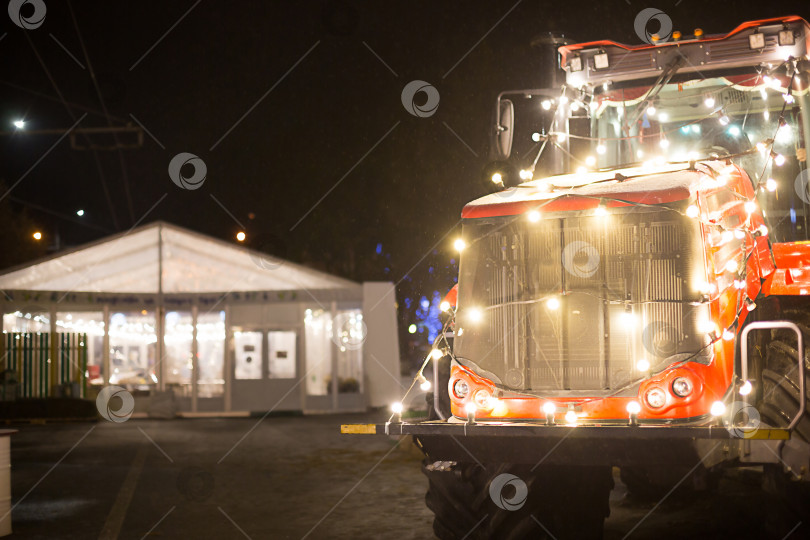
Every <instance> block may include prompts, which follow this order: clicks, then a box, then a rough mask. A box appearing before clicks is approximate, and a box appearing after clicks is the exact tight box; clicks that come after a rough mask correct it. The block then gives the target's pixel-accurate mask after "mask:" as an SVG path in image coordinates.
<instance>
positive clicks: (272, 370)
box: [267, 331, 296, 379]
mask: <svg viewBox="0 0 810 540" xmlns="http://www.w3.org/2000/svg"><path fill="white" fill-rule="evenodd" d="M295 342H296V333H295V332H293V331H273V332H267V352H268V358H269V363H268V369H267V378H269V379H294V378H295V359H296V354H295V353H296V350H295Z"/></svg>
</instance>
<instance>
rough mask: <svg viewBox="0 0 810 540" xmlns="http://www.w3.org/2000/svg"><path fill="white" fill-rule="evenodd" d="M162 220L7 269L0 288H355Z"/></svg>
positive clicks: (132, 290) (133, 290)
mask: <svg viewBox="0 0 810 540" xmlns="http://www.w3.org/2000/svg"><path fill="white" fill-rule="evenodd" d="M356 286H357V283H354V282H352V281H349V280H345V279H342V278H339V277H335V276H332V275H329V274H325V273H323V272H318V271H316V270H312V269H310V268H306V267H304V266H301V265H297V264H294V263H291V262H289V261H285V260H283V259H278V258H275V257H272V256H270V255H267V254H265V253H261V252H258V251H253V250H250V249H247V248H244V247H241V246H237V245H233V244H231V243H228V242H225V241H223V240H219V239H217V238H212V237H210V236H206V235H203V234H200V233H196V232H194V231H190V230H188V229H184V228H182V227H178V226H176V225H171V224H169V223H166V222H163V221H156V222H154V223H150V224H148V225H144V226H141V227H137V228H135V229H132V230H130V231H128V232H125V233H120V234H117V235H113V236H110V237H107V238H104V239H101V240H99V241H97V242H94V243H91V244H88V245H85V246H82V247H79V248H76V249H73V250H70V251H66V252H62V253H59V254H56V255H53V256H51V257H48V258H46V259H43V260H40V261H37V262H34V263H32V264H28V265H25V266H23V267H18V268H16V269H12V270H10V271H8V272H5V273H3V274H0V289H6V290H9V289H25V290H38V291H39V290H41V291H76V292H107V293H117V292H122V293H159V292H163V293H166V294H172V293H212V292H231V291H282V290H301V289H337V288H346V287H356Z"/></svg>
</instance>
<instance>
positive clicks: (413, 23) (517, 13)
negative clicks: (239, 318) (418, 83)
mask: <svg viewBox="0 0 810 540" xmlns="http://www.w3.org/2000/svg"><path fill="white" fill-rule="evenodd" d="M44 1H45V3H46V5H47V16H46V19H45V22H44V24H43V25H42V26H41V27H39V28H38V29H35V30H27V31H26V30H23V29H21V28H18V27H17V26H15V25H13V24H12V23H11V21H10V19H9V18H8V17H7V16H6V15H5V13H4V14H3V16H2V17H0V19H2V23H0V35H3V34H6V35H5V37H4V38H3V39H2V40H0V62H2V64H1V65H2V66H3V68H2V73H0V83H2V84H0V103H1V104H2V107H0V111H2V112H1V113H0V121H2V127H0V129H2V130H9V129H13V128H12V127H11V124H10V123H11V121H12V120H13V119H15V118H17V117H19V116H21V115H22V116H24V117H25V118H26V119H27V120H28V122H29V124H28V128H30V129H46V128H66V127H69V126H70V125H71V124H72V123H73V119H72V117H71V114H72V115H73V116H74V117H75V118H78V117H79V116H81V114H83V113H84V112H85V109H82V108H81V107H85V108H86V110H88V111H90V112H89V114H88V115H87V116H86V117H85V119H84V120H83V121H82V122H81V126H83V127H100V126H105V125H106V120H105V118H104V116H103V115H102V114H101V112H100V111H101V105H100V103H99V99H98V97H97V96H96V92H95V90H94V89H93V86H92V83H91V79H90V74H89V69H82V68H81V67H80V66H79V65H78V64H77V63H76V62H74V60H72V59H71V58H70V57H69V56H68V54H67V53H66V52H65V50H63V49H62V47H60V45H59V44H60V43H61V45H63V46H64V47H65V48H66V49H67V50H68V51H70V53H71V54H73V55H74V56H76V58H77V59H78V60H79V61H80V62H81V63H82V64H84V65H85V67H87V60H86V58H85V56H84V53H83V51H82V45H81V43H80V38H79V34H78V33H77V28H76V26H74V22H73V18H72V16H71V11H70V9H69V7H68V5H69V4H72V7H73V11H74V13H75V19H76V23H77V25H78V29H79V30H80V32H81V38H83V40H84V45H85V47H86V50H87V54H88V55H89V59H90V62H91V63H92V66H93V70H94V72H95V73H96V76H97V79H98V81H99V84H100V86H101V88H102V93H103V95H104V97H105V102H106V105H107V107H108V109H109V112H110V114H111V115H113V116H114V117H115V118H116V120H113V123H114V125H122V124H123V123H125V122H127V121H131V118H130V114H132V115H134V116H135V117H136V118H137V119H138V120H140V121H141V122H142V123H143V124H144V126H145V127H146V128H147V129H148V130H149V131H150V132H151V133H152V134H153V135H154V136H155V137H156V138H157V140H158V141H160V143H161V144H163V145H164V146H165V149H161V148H160V146H159V145H158V144H157V143H155V141H153V140H152V139H151V138H150V137H149V136H146V138H145V140H144V144H143V147H142V148H140V149H135V150H123V151H121V152H117V151H113V152H109V151H101V152H98V153H97V155H98V163H99V165H100V167H101V170H102V171H103V175H104V178H105V181H104V182H106V186H107V189H108V191H109V202H108V198H107V197H105V195H104V189H103V185H104V182H103V181H102V179H101V178H100V175H99V171H98V167H97V164H96V160H95V159H94V157H93V153H92V152H88V151H76V150H72V149H71V148H70V144H69V141H68V140H67V139H65V140H63V141H62V142H61V143H60V144H59V145H58V146H56V148H55V149H54V150H53V151H52V152H51V153H50V154H49V155H48V156H47V157H46V158H45V159H44V160H42V162H41V163H40V164H39V165H38V166H37V167H35V168H34V169H33V170H32V172H31V173H30V174H29V175H28V176H27V177H25V179H24V180H23V181H22V182H20V183H19V185H17V186H16V187H15V188H14V189H13V191H12V192H11V196H13V201H12V207H13V208H14V209H15V211H19V210H21V209H22V208H23V207H24V206H26V205H25V204H23V203H22V202H20V201H25V202H28V203H34V204H36V205H38V206H41V207H44V208H47V209H49V210H52V211H55V212H60V213H64V214H67V215H69V216H73V217H74V218H76V217H75V211H76V210H77V209H79V208H82V209H84V210H85V212H86V215H85V217H84V218H81V220H79V221H82V220H85V221H86V222H87V223H89V224H92V225H94V226H97V227H100V229H101V230H98V229H93V228H89V227H86V226H82V225H78V224H76V223H74V222H72V221H68V220H66V219H61V218H57V217H55V216H53V215H51V214H48V213H44V212H42V211H41V210H39V209H37V208H34V207H31V206H28V208H27V210H26V211H27V213H28V215H29V216H30V217H32V218H33V220H34V222H35V225H36V226H38V227H41V228H42V230H43V231H44V232H45V233H46V236H48V238H49V239H51V238H53V235H54V234H55V233H56V232H57V231H58V233H59V235H60V237H61V240H62V243H63V244H67V245H75V244H80V243H83V242H86V241H90V240H93V239H96V238H99V237H101V236H103V235H104V234H105V233H104V232H103V230H106V231H109V232H114V231H123V230H126V229H128V228H129V227H131V226H132V225H133V224H134V223H135V222H137V221H139V220H141V219H143V223H146V222H149V221H153V220H156V219H164V220H168V221H170V222H173V223H176V224H178V225H182V226H185V227H189V228H192V229H195V230H199V231H201V232H204V233H207V234H211V235H214V236H219V237H222V238H226V239H233V235H234V234H235V232H236V231H237V230H239V228H240V227H239V225H237V223H236V222H235V221H234V219H232V218H231V217H229V215H228V214H227V213H226V212H225V211H224V210H223V209H222V208H221V207H220V206H219V205H218V204H217V203H216V202H215V201H214V199H213V197H216V198H217V199H218V200H219V201H221V202H222V204H223V205H224V206H225V207H226V208H227V210H228V211H229V212H230V213H232V214H233V216H234V217H235V218H236V219H237V220H238V221H240V222H242V223H243V224H244V225H245V227H246V230H247V233H248V236H249V239H250V240H251V242H252V245H254V247H258V248H263V249H265V250H268V251H270V252H272V253H275V254H278V255H281V256H284V257H288V258H290V259H292V260H297V261H304V262H306V263H308V264H311V265H314V266H317V267H320V268H323V269H328V270H331V271H333V272H336V273H340V274H343V275H345V276H347V277H350V278H353V279H357V280H367V279H388V280H391V281H397V280H399V279H400V278H401V277H402V275H403V274H404V273H405V272H406V271H407V270H408V269H409V268H411V267H412V266H413V265H414V264H416V263H417V261H419V259H420V257H422V255H423V254H424V253H425V252H426V251H428V250H429V249H430V247H431V246H432V245H433V244H434V243H435V242H436V241H438V240H439V239H440V238H441V237H442V236H443V235H444V234H445V233H446V232H447V231H448V229H450V228H451V227H453V225H454V224H455V223H456V222H457V220H458V216H459V213H460V210H461V207H462V205H463V204H464V202H465V201H467V200H470V199H472V198H474V197H476V196H478V195H480V194H481V193H482V189H483V184H482V183H481V181H480V178H481V175H482V173H481V171H482V169H483V167H484V165H485V164H486V163H487V161H488V159H487V153H488V140H487V127H488V123H489V119H490V114H491V107H492V104H493V102H494V97H495V95H496V94H497V92H498V91H499V90H503V89H508V88H518V87H538V86H542V85H543V81H542V80H541V78H540V77H539V73H538V70H537V65H538V63H537V58H536V57H534V55H533V51H532V49H531V48H530V47H529V42H530V40H531V38H532V37H533V36H535V35H537V34H539V33H541V32H543V31H548V30H555V31H565V32H566V33H567V34H570V35H571V36H572V37H574V38H575V39H577V40H580V41H586V40H594V39H602V38H607V39H614V40H618V41H623V42H627V43H638V42H639V39H638V38H637V37H636V35H635V32H634V29H633V22H634V18H635V15H636V14H637V13H638V12H639V11H640V10H641V9H643V8H645V7H650V6H651V4H648V3H643V2H639V1H637V0H635V1H632V2H627V1H621V0H613V1H610V2H594V1H589V2H574V1H566V2H547V1H537V0H523V1H522V2H519V3H518V4H517V5H516V7H515V8H514V10H513V11H511V13H509V14H508V15H507V16H506V17H505V18H504V19H503V21H502V22H501V23H500V24H498V25H496V23H497V21H498V20H499V19H501V18H502V17H504V15H505V14H506V13H507V12H508V11H509V10H510V9H511V8H512V7H513V6H515V2H514V0H510V1H506V2H500V1H498V2H493V1H487V2H436V1H426V2H360V1H345V2H341V1H330V2H323V1H321V2H291V1H286V2H266V1H261V2H260V1H254V2H246V1H245V2H226V1H222V0H202V1H201V2H200V3H199V5H196V7H194V8H193V9H191V11H190V12H189V13H188V15H187V16H186V17H185V18H184V19H183V20H182V21H181V22H179V23H178V24H177V26H176V27H175V28H174V29H173V30H171V31H170V32H169V33H168V35H167V36H166V37H165V39H163V40H162V41H160V43H158V44H157V45H156V46H154V48H153V49H152V50H151V51H150V52H149V53H148V54H147V55H146V56H145V57H144V58H143V59H142V60H141V61H140V63H138V64H137V65H136V66H135V67H134V68H133V69H130V68H131V66H132V65H133V64H134V63H135V62H136V61H137V60H138V59H139V58H140V57H141V56H142V55H143V54H144V53H145V52H146V51H147V50H149V49H150V47H152V46H153V45H155V42H156V41H157V40H158V39H159V38H160V37H161V36H162V35H163V34H164V32H166V31H167V30H168V29H169V28H170V27H171V26H172V25H174V24H175V23H176V22H177V21H178V19H180V17H181V16H183V14H184V13H185V12H186V11H187V10H189V8H191V7H192V6H194V0H186V1H172V2H164V1H154V2H119V1H103V2H102V1H92V2H91V1H78V0H73V1H72V2H66V1H56V0H44ZM807 5H808V4H807V2H806V1H771V2H733V1H725V0H724V1H713V2H706V1H703V2H695V1H690V0H681V1H680V2H678V3H677V5H676V2H672V1H668V2H657V3H656V4H655V5H654V7H657V8H660V9H661V10H663V11H664V12H666V13H667V14H668V15H669V16H670V17H671V18H672V20H673V23H674V27H675V28H676V29H681V30H683V31H685V32H687V31H691V29H693V28H695V27H697V26H700V27H702V28H704V30H706V32H707V33H714V32H726V31H728V30H731V29H732V28H734V27H735V26H736V25H737V24H739V23H741V22H743V21H746V20H751V19H757V18H766V17H772V16H780V15H787V14H799V15H803V16H804V17H805V18H808V17H810V9H808V8H807ZM493 25H496V26H495V28H494V29H492V31H491V32H490V33H489V34H488V35H487V37H486V38H485V39H483V40H482V41H481V42H480V43H479V44H478V45H477V46H475V47H474V45H475V44H476V42H478V41H479V40H480V39H481V38H482V36H484V35H485V34H487V32H488V31H489V30H490V29H491V28H492V27H493ZM57 41H58V43H57ZM364 42H365V44H367V45H368V47H370V48H371V49H373V51H374V52H375V53H376V54H377V55H379V57H380V58H381V59H382V60H383V61H384V62H385V63H386V64H387V65H388V66H390V69H391V70H393V71H394V72H395V73H396V76H395V75H394V73H392V72H391V70H389V68H388V67H386V66H385V65H384V64H383V63H382V62H381V61H380V60H379V59H377V58H375V56H374V55H373V54H372V52H371V51H370V50H369V48H368V47H367V46H366V45H364ZM316 43H317V46H315V48H314V49H313V50H312V51H311V52H310V53H309V54H308V55H307V56H306V58H304V59H303V60H302V61H301V62H300V63H299V64H298V65H297V67H295V69H293V70H292V71H291V72H290V73H289V75H287V76H286V78H284V79H283V80H282V81H281V82H280V83H279V84H278V85H277V86H276V87H275V88H274V89H273V90H272V91H271V92H270V93H269V94H268V95H267V96H266V97H265V98H264V99H263V100H262V101H261V102H260V103H259V104H258V105H257V106H256V107H255V108H254V109H253V110H252V111H251V112H250V113H249V114H247V116H246V117H245V118H244V120H243V121H241V123H239V124H238V125H237V126H236V127H235V128H233V130H232V131H231V132H230V133H229V134H228V135H227V136H226V137H225V138H224V139H222V141H221V142H220V143H219V144H218V145H217V146H216V147H215V148H213V149H211V147H212V145H214V144H215V143H216V142H217V141H218V140H219V139H220V138H221V137H222V136H223V135H224V134H225V133H226V132H227V131H228V130H229V129H231V127H232V126H233V125H234V124H235V123H236V122H237V120H239V118H240V117H242V115H244V114H245V113H246V112H247V111H248V110H249V109H250V108H251V107H253V105H254V104H255V103H256V102H257V100H259V98H260V97H261V96H262V95H263V94H265V93H266V92H267V91H268V90H269V89H270V88H271V87H272V86H273V85H274V84H276V83H277V81H278V80H279V79H280V78H281V77H282V75H284V73H285V72H287V70H289V69H290V68H291V67H292V66H293V64H295V63H296V62H298V61H299V59H300V58H301V57H302V56H303V55H304V53H305V52H307V51H308V50H309V49H310V48H311V47H313V45H315V44H316ZM471 48H472V50H471V51H470V49H471ZM35 51H36V52H38V54H39V56H40V57H41V60H42V63H40V61H39V60H38V59H37V54H36V53H35ZM468 51H470V52H469V54H468V55H467V56H466V57H465V54H466V53H467V52H468ZM462 58H463V60H461V59H462ZM459 60H461V61H460V63H458V65H457V66H456V67H455V68H454V69H452V71H450V72H449V74H448V70H450V69H451V68H452V67H453V66H454V65H455V64H456V63H457V62H459ZM42 64H44V66H46V67H47V69H48V70H49V71H50V74H51V76H52V78H53V80H54V81H55V83H56V85H57V86H58V88H59V91H60V92H61V93H62V94H63V96H64V98H65V100H66V101H68V102H69V103H70V107H71V114H69V113H68V111H67V110H66V107H65V105H64V104H63V103H61V101H60V100H59V99H58V98H57V90H56V89H55V88H54V85H53V84H52V83H51V82H50V81H49V79H48V76H47V75H46V72H45V70H44V68H43V65H42ZM445 75H446V76H445ZM414 79H421V80H424V81H427V82H429V83H431V84H433V85H434V86H435V87H436V88H437V89H438V91H439V93H440V104H439V108H438V111H437V112H436V114H434V115H433V116H431V117H429V118H417V117H414V116H411V115H410V114H408V113H407V112H406V111H405V110H404V108H403V106H402V104H401V102H400V92H401V91H402V88H403V87H404V86H405V85H406V84H407V83H408V82H409V81H411V80H414ZM397 123H398V124H397ZM395 125H396V127H395V128H394V129H393V131H391V132H390V133H389V134H388V135H387V136H386V137H385V138H384V139H383V140H382V141H381V142H380V139H381V138H382V137H383V135H384V134H386V133H387V132H388V131H389V130H391V129H392V127H393V126H395ZM451 129H452V131H454V132H455V133H456V134H458V136H459V137H460V138H461V139H463V140H464V142H465V143H466V144H467V145H469V147H470V148H471V149H472V151H471V150H470V149H468V148H467V147H465V145H464V144H463V143H462V142H460V141H459V140H458V139H457V138H456V136H455V135H454V134H453V133H452V132H451ZM56 139H57V137H55V136H36V137H35V136H20V135H14V136H6V137H3V138H2V139H0V163H1V164H2V168H1V169H0V179H2V180H3V181H4V182H5V184H6V186H11V185H12V184H14V183H15V182H16V181H17V180H18V179H19V178H20V177H21V176H22V175H23V173H25V171H26V170H28V169H29V168H30V167H31V165H33V164H34V163H35V162H36V160H37V159H39V158H40V157H41V156H42V155H43V154H44V153H45V152H46V151H47V150H48V149H49V148H50V147H51V145H53V143H54V142H55V141H56ZM80 140H81V139H80ZM99 142H103V143H109V142H110V139H109V138H108V137H107V138H102V139H99ZM377 143H379V144H377ZM375 144H377V146H376V147H374V146H375ZM372 147H374V149H373V150H372V151H371V152H370V153H369V154H368V156H367V157H365V159H362V161H360V160H361V158H362V157H363V156H364V155H365V154H366V153H367V152H369V150H370V149H371V148H372ZM179 152H191V153H194V154H196V155H198V156H200V157H201V158H202V159H203V160H204V161H205V163H206V165H207V168H208V177H207V180H206V182H205V184H204V185H203V187H202V188H200V189H198V190H196V191H184V190H181V189H180V188H178V187H176V186H175V185H174V184H173V183H172V182H171V181H170V179H169V177H168V173H167V167H168V163H169V161H170V160H171V158H172V157H173V156H174V155H175V154H177V153H179ZM473 152H474V153H475V154H477V157H476V156H475V155H474V154H473ZM358 161H360V162H359V164H357V166H356V167H355V168H354V169H353V170H351V172H350V173H349V174H348V175H346V173H347V172H348V171H349V170H350V169H352V167H353V166H354V165H355V164H356V163H357V162H358ZM122 170H125V171H126V176H127V179H128V180H127V182H125V181H124V178H123V174H122ZM344 175H346V176H345V178H344V179H343V180H342V182H341V183H340V184H339V185H338V186H337V187H336V188H335V189H334V190H333V191H332V192H331V193H329V195H328V196H327V197H326V198H325V199H324V200H323V201H322V202H321V203H320V204H318V205H317V207H316V208H315V209H314V210H313V211H312V212H311V213H310V214H309V215H308V216H307V217H306V218H305V219H304V220H303V221H302V222H301V223H300V225H298V226H297V227H296V228H295V229H294V230H293V231H292V232H290V228H291V227H293V225H295V224H296V223H297V222H298V221H299V220H300V219H301V218H302V216H304V214H305V213H306V212H307V211H308V210H309V209H310V208H311V207H312V206H313V205H315V203H316V202H317V201H318V200H319V199H320V198H321V197H322V196H323V195H324V194H325V193H326V192H327V191H328V190H330V189H331V188H332V187H333V186H334V185H335V183H336V182H338V180H340V179H341V178H342V177H344ZM127 184H128V191H129V198H128V197H127V190H126V185H127ZM164 194H168V195H167V196H166V197H165V198H164V199H163V200H162V201H161V202H160V203H159V204H158V205H157V206H156V207H155V208H154V209H153V210H152V211H151V212H150V213H149V214H148V215H147V216H146V217H145V218H144V214H146V212H147V211H148V210H149V209H150V208H151V207H152V206H153V205H155V203H157V202H158V201H159V200H161V197H163V196H164ZM212 196H213V197H212ZM250 213H254V214H255V218H254V219H250V218H249V214H250ZM76 219H78V218H76ZM29 238H30V237H28V238H21V239H18V242H30V239H29ZM378 242H382V243H383V245H384V250H385V252H387V253H390V254H391V260H390V262H383V261H382V260H377V259H379V258H375V257H374V255H375V246H376V245H377V243H378ZM6 243H7V244H8V243H9V242H8V241H7V242H6ZM0 247H2V249H4V250H16V249H19V246H18V245H16V244H15V243H14V242H12V243H11V244H10V245H3V246H0ZM436 256H438V257H442V258H449V257H450V256H451V254H450V241H449V239H448V241H446V242H444V243H442V244H440V245H439V251H438V253H437V254H436ZM385 266H388V267H389V268H390V270H389V272H387V273H386V272H384V267H385ZM420 271H424V268H417V269H416V270H414V273H417V272H420ZM426 292H427V291H426Z"/></svg>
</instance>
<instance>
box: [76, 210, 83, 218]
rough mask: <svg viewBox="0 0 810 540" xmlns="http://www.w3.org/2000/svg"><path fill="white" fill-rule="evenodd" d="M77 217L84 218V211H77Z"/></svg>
mask: <svg viewBox="0 0 810 540" xmlns="http://www.w3.org/2000/svg"><path fill="white" fill-rule="evenodd" d="M76 215H77V216H79V217H82V216H83V215H84V210H76Z"/></svg>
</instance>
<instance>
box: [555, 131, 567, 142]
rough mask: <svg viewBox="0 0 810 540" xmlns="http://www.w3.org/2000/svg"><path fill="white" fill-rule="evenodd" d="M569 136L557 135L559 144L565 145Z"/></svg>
mask: <svg viewBox="0 0 810 540" xmlns="http://www.w3.org/2000/svg"><path fill="white" fill-rule="evenodd" d="M566 138H567V135H566V134H565V133H557V142H559V143H564V142H565V139H566Z"/></svg>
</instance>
